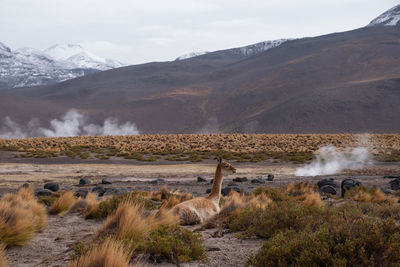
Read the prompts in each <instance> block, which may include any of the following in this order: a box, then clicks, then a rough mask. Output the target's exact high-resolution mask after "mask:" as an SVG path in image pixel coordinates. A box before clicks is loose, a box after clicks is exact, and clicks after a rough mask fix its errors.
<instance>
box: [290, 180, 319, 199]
mask: <svg viewBox="0 0 400 267" xmlns="http://www.w3.org/2000/svg"><path fill="white" fill-rule="evenodd" d="M286 191H287V192H288V193H289V195H291V196H294V197H301V196H304V195H306V194H311V193H313V192H314V191H315V189H314V185H312V184H310V183H309V182H300V183H294V184H289V185H288V186H286Z"/></svg>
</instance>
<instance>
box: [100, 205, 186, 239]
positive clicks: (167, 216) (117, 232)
mask: <svg viewBox="0 0 400 267" xmlns="http://www.w3.org/2000/svg"><path fill="white" fill-rule="evenodd" d="M178 222H179V218H178V217H177V216H174V215H173V214H172V213H171V212H168V211H162V210H160V212H158V213H157V214H154V213H152V214H146V212H145V209H144V207H143V205H140V204H133V205H132V204H130V203H126V202H124V203H121V204H120V205H119V207H118V208H117V210H116V211H115V213H113V214H111V215H110V216H109V217H107V220H106V221H105V223H104V224H103V226H102V227H101V229H100V230H99V231H98V232H97V234H96V239H99V238H101V237H105V236H110V235H112V236H115V237H116V238H117V239H129V240H133V241H140V240H143V239H144V238H145V237H146V236H147V235H148V233H149V231H150V230H152V229H155V228H157V227H158V226H159V225H161V224H176V223H178Z"/></svg>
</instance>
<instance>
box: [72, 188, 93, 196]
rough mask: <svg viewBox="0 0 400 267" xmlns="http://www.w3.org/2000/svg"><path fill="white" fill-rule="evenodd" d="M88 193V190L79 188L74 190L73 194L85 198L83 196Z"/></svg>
mask: <svg viewBox="0 0 400 267" xmlns="http://www.w3.org/2000/svg"><path fill="white" fill-rule="evenodd" d="M88 193H89V190H83V189H80V190H76V191H75V194H74V195H75V196H76V197H82V198H85V197H86V196H87V194H88Z"/></svg>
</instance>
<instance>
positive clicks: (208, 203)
mask: <svg viewBox="0 0 400 267" xmlns="http://www.w3.org/2000/svg"><path fill="white" fill-rule="evenodd" d="M235 172H236V168H235V167H233V166H232V165H231V164H229V163H228V162H226V161H223V160H222V158H218V165H217V168H216V170H215V176H214V182H213V185H212V189H211V193H210V194H209V195H208V196H204V197H197V198H193V199H190V200H187V201H184V202H182V203H180V204H178V205H176V206H175V207H174V208H173V209H172V211H173V212H174V213H175V214H177V215H179V218H180V221H181V224H197V223H203V222H204V221H206V220H207V219H209V218H211V217H212V216H214V215H216V214H218V213H219V211H220V208H219V200H220V198H221V185H222V179H223V176H226V175H229V174H232V173H235Z"/></svg>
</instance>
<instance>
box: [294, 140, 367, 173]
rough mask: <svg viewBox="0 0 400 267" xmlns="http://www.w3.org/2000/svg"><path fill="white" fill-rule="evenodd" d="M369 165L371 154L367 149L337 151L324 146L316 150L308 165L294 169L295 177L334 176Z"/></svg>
mask: <svg viewBox="0 0 400 267" xmlns="http://www.w3.org/2000/svg"><path fill="white" fill-rule="evenodd" d="M369 163H371V154H370V153H369V151H368V148H367V147H356V148H347V149H345V150H344V151H339V150H338V149H337V148H336V147H334V146H331V145H330V146H324V147H321V148H320V149H319V150H318V154H317V155H316V158H315V159H314V160H313V161H312V162H311V163H310V164H308V165H306V166H304V167H300V168H297V169H296V171H295V176H317V175H329V174H335V173H338V172H340V171H342V170H345V169H359V168H362V167H363V166H365V165H366V164H369Z"/></svg>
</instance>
